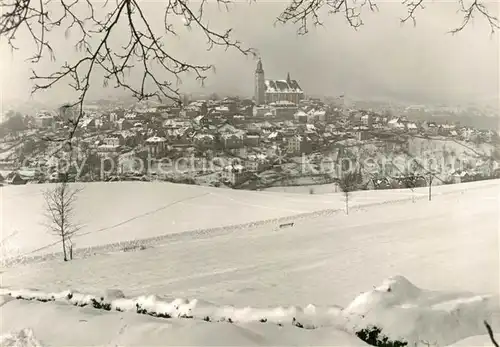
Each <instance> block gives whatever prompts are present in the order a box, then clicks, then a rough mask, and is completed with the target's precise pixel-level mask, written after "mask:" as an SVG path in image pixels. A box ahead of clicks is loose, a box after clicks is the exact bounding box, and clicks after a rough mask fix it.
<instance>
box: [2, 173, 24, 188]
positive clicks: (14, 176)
mask: <svg viewBox="0 0 500 347" xmlns="http://www.w3.org/2000/svg"><path fill="white" fill-rule="evenodd" d="M5 183H7V184H12V185H21V184H26V183H27V180H25V179H24V178H22V177H21V175H20V174H19V172H16V171H12V172H11V173H9V174H8V175H7V177H6V178H5Z"/></svg>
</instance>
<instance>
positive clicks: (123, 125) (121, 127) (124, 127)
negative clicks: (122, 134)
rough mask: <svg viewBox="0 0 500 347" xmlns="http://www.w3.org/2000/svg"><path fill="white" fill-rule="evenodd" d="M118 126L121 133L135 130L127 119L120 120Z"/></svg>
mask: <svg viewBox="0 0 500 347" xmlns="http://www.w3.org/2000/svg"><path fill="white" fill-rule="evenodd" d="M116 124H117V125H118V130H120V131H123V130H129V129H132V128H133V125H132V123H131V122H130V121H129V120H127V119H125V118H122V119H120V120H118V122H116Z"/></svg>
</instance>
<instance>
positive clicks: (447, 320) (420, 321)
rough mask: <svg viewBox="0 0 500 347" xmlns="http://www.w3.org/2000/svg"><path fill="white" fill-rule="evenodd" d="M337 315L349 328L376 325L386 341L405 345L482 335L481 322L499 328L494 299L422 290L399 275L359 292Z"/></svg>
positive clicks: (442, 342) (499, 316) (443, 342)
mask: <svg viewBox="0 0 500 347" xmlns="http://www.w3.org/2000/svg"><path fill="white" fill-rule="evenodd" d="M343 316H344V317H345V319H346V324H347V326H348V327H349V328H350V329H351V330H352V331H355V332H359V331H361V330H362V329H373V327H378V328H380V329H381V330H382V333H383V335H385V336H387V337H389V338H390V339H391V340H399V341H406V342H408V345H410V346H418V345H422V346H427V345H428V344H429V343H430V345H431V346H432V345H437V346H444V345H449V344H451V343H454V342H456V341H460V340H462V339H464V338H466V337H469V336H474V335H481V334H484V333H485V332H486V328H485V325H484V321H487V322H489V324H490V325H491V326H492V327H500V306H499V305H498V298H494V297H492V296H487V295H474V294H471V293H445V292H433V291H428V290H423V289H420V288H417V287H416V286H415V285H413V284H412V283H411V282H410V281H408V280H407V279H406V278H404V277H402V276H396V277H392V278H389V279H387V280H386V281H384V282H383V284H382V285H380V286H379V287H376V288H374V289H373V290H371V291H369V292H366V293H363V294H361V295H359V296H358V297H357V298H355V299H354V300H353V301H352V302H351V304H350V305H349V306H348V307H346V308H345V309H344V310H343Z"/></svg>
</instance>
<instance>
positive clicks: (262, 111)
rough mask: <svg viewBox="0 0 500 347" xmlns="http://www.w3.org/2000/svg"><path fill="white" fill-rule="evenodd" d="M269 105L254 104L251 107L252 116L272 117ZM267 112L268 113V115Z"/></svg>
mask: <svg viewBox="0 0 500 347" xmlns="http://www.w3.org/2000/svg"><path fill="white" fill-rule="evenodd" d="M271 110H272V109H271V106H264V105H263V106H255V107H254V108H253V116H254V117H259V118H261V117H272V116H273V113H272V111H271ZM268 114H270V115H269V116H268Z"/></svg>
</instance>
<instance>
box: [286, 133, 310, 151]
mask: <svg viewBox="0 0 500 347" xmlns="http://www.w3.org/2000/svg"><path fill="white" fill-rule="evenodd" d="M286 150H287V152H288V153H290V154H307V153H310V152H311V151H312V145H311V141H310V139H309V138H307V137H305V136H301V135H293V136H290V137H289V138H287V140H286Z"/></svg>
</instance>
